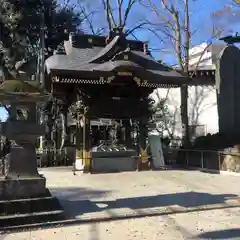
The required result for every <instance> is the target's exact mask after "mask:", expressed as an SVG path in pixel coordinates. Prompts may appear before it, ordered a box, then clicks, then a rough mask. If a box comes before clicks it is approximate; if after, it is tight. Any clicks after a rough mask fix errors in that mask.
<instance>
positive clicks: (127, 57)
mask: <svg viewBox="0 0 240 240" xmlns="http://www.w3.org/2000/svg"><path fill="white" fill-rule="evenodd" d="M81 36H82V37H81ZM81 36H78V37H77V38H73V35H71V36H70V38H69V41H67V42H65V44H64V46H65V52H66V54H65V55H62V54H61V55H60V54H56V55H53V56H51V57H50V58H48V59H47V60H46V69H47V72H48V73H52V72H55V73H56V72H57V73H58V74H59V75H61V73H66V72H68V75H69V74H71V73H70V72H72V74H73V75H76V74H78V75H81V73H86V72H87V73H88V74H90V75H91V74H92V75H91V76H92V77H94V74H95V75H96V74H98V76H99V74H100V73H105V74H106V73H108V74H109V75H111V74H112V72H113V71H117V70H121V71H129V72H131V71H134V72H135V73H136V75H138V76H139V77H141V78H144V80H147V81H149V82H155V83H161V84H168V83H169V84H174V83H175V84H177V85H179V84H182V83H186V82H187V79H186V78H185V77H183V75H181V74H180V73H178V72H176V71H174V70H172V69H170V68H169V67H167V66H165V65H163V64H161V63H159V62H157V61H155V60H154V59H153V58H152V57H151V56H150V55H148V54H146V53H145V52H144V43H143V42H140V41H133V40H126V39H125V38H124V39H123V38H122V37H120V36H115V37H114V38H113V39H112V40H111V41H110V42H109V43H107V42H106V37H99V36H97V37H96V36H93V35H81ZM76 39H77V40H78V41H77V40H76ZM104 42H105V45H104ZM74 73H75V74H74ZM137 73H138V74H137ZM69 77H71V76H69Z"/></svg>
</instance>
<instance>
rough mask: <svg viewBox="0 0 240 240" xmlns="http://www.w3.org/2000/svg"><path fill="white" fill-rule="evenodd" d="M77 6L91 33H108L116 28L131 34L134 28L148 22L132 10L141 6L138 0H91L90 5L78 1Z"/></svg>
mask: <svg viewBox="0 0 240 240" xmlns="http://www.w3.org/2000/svg"><path fill="white" fill-rule="evenodd" d="M98 4H99V5H98ZM79 6H80V9H81V12H82V14H83V15H84V20H85V23H86V25H87V26H88V28H89V30H90V32H91V33H93V34H108V33H109V32H110V31H113V30H118V32H119V33H124V34H126V35H133V34H134V32H135V31H136V30H138V29H139V28H141V27H142V26H144V25H147V24H149V23H148V22H147V21H146V20H145V19H146V18H145V17H142V18H139V17H137V16H136V14H135V13H134V11H133V10H134V8H135V10H137V9H139V7H140V8H141V5H140V4H139V0H100V3H99V2H98V1H93V2H92V6H91V5H89V4H88V6H86V4H84V3H79ZM96 6H98V7H96ZM93 8H94V9H93ZM96 9H98V10H97V11H96ZM99 9H100V10H99ZM103 13H104V14H103ZM130 20H131V21H130ZM100 23H101V24H100ZM100 25H101V26H100Z"/></svg>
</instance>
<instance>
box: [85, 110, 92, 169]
mask: <svg viewBox="0 0 240 240" xmlns="http://www.w3.org/2000/svg"><path fill="white" fill-rule="evenodd" d="M83 122H84V125H83V172H84V173H88V172H90V171H91V152H90V151H91V136H90V127H91V126H90V116H89V114H88V109H87V107H85V109H84V117H83Z"/></svg>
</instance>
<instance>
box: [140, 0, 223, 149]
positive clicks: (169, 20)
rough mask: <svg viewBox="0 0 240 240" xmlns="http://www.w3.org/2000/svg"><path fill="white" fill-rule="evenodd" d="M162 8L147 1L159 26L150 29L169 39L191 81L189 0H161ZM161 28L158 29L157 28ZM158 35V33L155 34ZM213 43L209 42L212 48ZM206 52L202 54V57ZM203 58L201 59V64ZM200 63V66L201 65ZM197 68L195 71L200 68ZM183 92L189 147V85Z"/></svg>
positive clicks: (183, 88)
mask: <svg viewBox="0 0 240 240" xmlns="http://www.w3.org/2000/svg"><path fill="white" fill-rule="evenodd" d="M161 3H162V6H160V7H159V6H156V5H155V4H154V3H153V1H152V0H147V4H146V3H143V4H145V6H146V7H148V8H150V9H151V10H152V11H153V12H154V13H155V15H156V17H157V18H158V22H159V23H158V24H155V26H153V27H152V29H150V30H151V31H152V32H154V31H156V30H157V31H158V32H160V35H158V36H157V37H158V38H159V39H160V40H161V41H162V40H163V39H164V37H165V38H167V40H168V42H170V43H171V46H172V49H173V51H174V54H175V57H176V60H177V63H178V66H179V70H180V71H181V72H182V73H183V74H184V75H185V76H186V77H188V79H189V81H191V75H190V73H189V72H190V70H193V69H190V66H189V62H190V61H189V50H190V46H191V41H192V37H193V35H194V33H195V31H190V17H189V14H190V13H189V0H182V1H171V0H161ZM157 25H158V26H160V27H157V29H156V26H157ZM218 34H219V32H218V31H217V32H215V33H214V34H213V36H211V39H213V38H214V37H215V36H216V35H218ZM155 35H156V32H155ZM210 44H211V41H209V45H208V47H209V46H210ZM203 54H204V51H203V53H202V56H203ZM200 61H201V57H200V59H199V63H200ZM199 63H198V64H199ZM198 64H197V65H196V66H195V70H196V69H197V67H198ZM180 91H181V121H182V132H183V140H184V145H185V146H188V145H189V143H190V138H189V120H188V85H187V84H185V85H182V86H181V88H180Z"/></svg>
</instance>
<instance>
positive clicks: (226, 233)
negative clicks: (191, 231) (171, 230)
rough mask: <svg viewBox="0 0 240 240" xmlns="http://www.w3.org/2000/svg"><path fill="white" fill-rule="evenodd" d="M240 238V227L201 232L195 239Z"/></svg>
mask: <svg viewBox="0 0 240 240" xmlns="http://www.w3.org/2000/svg"><path fill="white" fill-rule="evenodd" d="M234 238H235V239H240V228H238V229H237V228H234V229H227V230H219V231H213V232H206V233H201V234H199V235H197V236H196V237H195V239H234Z"/></svg>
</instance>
